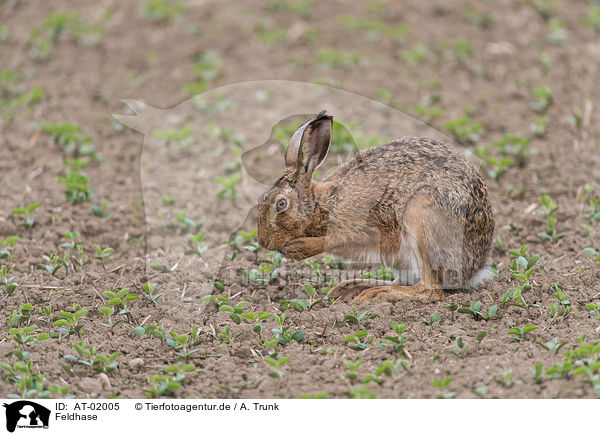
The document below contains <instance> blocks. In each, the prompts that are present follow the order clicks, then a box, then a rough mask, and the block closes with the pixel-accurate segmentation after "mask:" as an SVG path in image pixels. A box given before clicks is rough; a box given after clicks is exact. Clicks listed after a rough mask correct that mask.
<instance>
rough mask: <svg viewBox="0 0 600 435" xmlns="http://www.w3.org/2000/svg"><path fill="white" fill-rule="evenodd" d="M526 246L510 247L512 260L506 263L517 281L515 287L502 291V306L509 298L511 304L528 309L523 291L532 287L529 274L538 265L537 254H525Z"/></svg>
mask: <svg viewBox="0 0 600 435" xmlns="http://www.w3.org/2000/svg"><path fill="white" fill-rule="evenodd" d="M527 250H528V246H523V247H521V249H520V250H518V251H517V250H515V249H511V250H510V251H509V253H510V255H512V256H513V257H515V258H513V261H512V262H511V263H510V264H509V265H508V268H509V269H510V271H511V272H512V276H513V278H515V279H516V280H517V281H518V284H517V285H516V286H515V287H512V288H510V289H508V290H507V291H506V293H504V297H503V298H502V304H501V305H502V306H503V305H504V304H505V303H507V302H508V301H509V300H511V301H512V304H513V305H515V306H517V307H521V308H525V309H528V308H529V307H530V305H529V304H527V302H526V301H525V298H524V296H523V293H525V292H527V291H529V290H531V288H532V287H533V286H532V284H531V276H532V274H533V272H534V270H535V268H536V267H537V266H538V265H539V259H540V256H539V255H532V256H530V255H528V254H527Z"/></svg>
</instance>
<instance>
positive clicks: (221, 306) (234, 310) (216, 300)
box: [202, 295, 248, 325]
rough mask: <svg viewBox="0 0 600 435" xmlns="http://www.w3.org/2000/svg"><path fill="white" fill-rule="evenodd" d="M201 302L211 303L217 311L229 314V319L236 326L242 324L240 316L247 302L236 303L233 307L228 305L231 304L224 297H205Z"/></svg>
mask: <svg viewBox="0 0 600 435" xmlns="http://www.w3.org/2000/svg"><path fill="white" fill-rule="evenodd" d="M202 300H203V301H205V302H211V303H213V304H214V305H215V307H216V308H217V310H219V311H225V312H228V313H230V314H229V318H230V319H231V320H233V321H234V322H235V323H236V324H238V325H239V324H240V323H242V314H243V313H244V308H245V307H246V305H248V302H246V301H241V302H238V303H237V304H236V305H235V306H234V305H229V304H232V302H231V301H230V300H229V298H228V297H227V296H225V295H219V296H214V295H206V296H204V297H203V298H202Z"/></svg>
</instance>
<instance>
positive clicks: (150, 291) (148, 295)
mask: <svg viewBox="0 0 600 435" xmlns="http://www.w3.org/2000/svg"><path fill="white" fill-rule="evenodd" d="M142 290H144V298H145V299H146V300H147V301H148V302H150V303H152V304H157V305H158V303H157V302H156V301H157V300H158V299H160V298H161V296H162V293H159V294H157V295H155V294H154V290H156V284H150V283H147V284H142Z"/></svg>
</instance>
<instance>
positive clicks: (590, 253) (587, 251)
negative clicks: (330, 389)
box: [583, 248, 600, 261]
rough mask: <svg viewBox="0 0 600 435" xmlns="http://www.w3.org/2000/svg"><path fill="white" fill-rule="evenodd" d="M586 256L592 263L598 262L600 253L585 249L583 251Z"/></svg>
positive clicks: (592, 249)
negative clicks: (589, 257) (590, 258)
mask: <svg viewBox="0 0 600 435" xmlns="http://www.w3.org/2000/svg"><path fill="white" fill-rule="evenodd" d="M583 252H585V253H586V254H588V255H589V256H591V257H592V260H594V261H600V253H599V252H598V251H596V250H595V249H594V248H585V249H584V250H583Z"/></svg>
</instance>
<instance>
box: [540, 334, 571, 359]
mask: <svg viewBox="0 0 600 435" xmlns="http://www.w3.org/2000/svg"><path fill="white" fill-rule="evenodd" d="M536 343H537V344H539V345H540V346H542V347H543V348H544V349H546V350H549V351H550V352H554V354H555V355H556V354H557V353H558V351H559V350H560V348H561V347H563V346H564V345H565V344H567V342H566V341H560V340H559V339H558V338H553V339H552V340H550V341H547V342H545V343H541V342H539V341H536Z"/></svg>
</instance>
